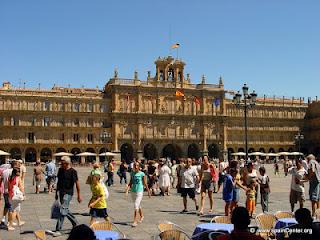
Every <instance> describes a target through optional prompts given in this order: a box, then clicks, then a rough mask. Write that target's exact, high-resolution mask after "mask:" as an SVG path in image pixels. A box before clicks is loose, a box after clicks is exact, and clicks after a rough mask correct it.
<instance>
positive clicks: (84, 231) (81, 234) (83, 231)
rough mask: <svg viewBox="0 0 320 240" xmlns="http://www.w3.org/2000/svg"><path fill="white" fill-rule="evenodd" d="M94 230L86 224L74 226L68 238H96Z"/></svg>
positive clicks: (84, 239) (85, 239)
mask: <svg viewBox="0 0 320 240" xmlns="http://www.w3.org/2000/svg"><path fill="white" fill-rule="evenodd" d="M96 239H97V238H96V236H95V234H94V231H93V230H92V229H91V228H90V227H89V226H87V225H85V224H80V225H78V226H75V227H74V228H72V230H71V232H70V234H69V237H68V239H67V240H96Z"/></svg>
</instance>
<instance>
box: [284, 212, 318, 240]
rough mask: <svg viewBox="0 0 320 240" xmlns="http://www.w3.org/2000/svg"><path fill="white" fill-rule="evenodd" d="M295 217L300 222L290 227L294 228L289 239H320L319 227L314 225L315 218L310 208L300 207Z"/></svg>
mask: <svg viewBox="0 0 320 240" xmlns="http://www.w3.org/2000/svg"><path fill="white" fill-rule="evenodd" d="M294 217H295V219H296V220H297V222H298V224H296V225H293V226H291V227H289V228H290V230H292V233H291V234H290V235H289V240H298V239H303V240H309V239H310V240H311V239H320V231H319V227H316V225H313V223H312V222H313V219H312V217H311V212H310V211H309V209H307V208H299V209H298V210H297V211H296V212H295V213H294ZM290 230H289V233H290ZM293 230H294V231H293Z"/></svg>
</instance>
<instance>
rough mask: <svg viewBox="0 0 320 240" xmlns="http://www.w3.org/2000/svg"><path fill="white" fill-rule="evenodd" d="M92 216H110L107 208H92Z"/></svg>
mask: <svg viewBox="0 0 320 240" xmlns="http://www.w3.org/2000/svg"><path fill="white" fill-rule="evenodd" d="M90 216H91V217H93V218H106V217H108V213H107V209H106V208H90Z"/></svg>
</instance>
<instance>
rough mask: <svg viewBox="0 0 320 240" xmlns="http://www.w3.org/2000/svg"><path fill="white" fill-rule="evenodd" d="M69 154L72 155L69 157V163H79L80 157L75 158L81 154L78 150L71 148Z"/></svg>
mask: <svg viewBox="0 0 320 240" xmlns="http://www.w3.org/2000/svg"><path fill="white" fill-rule="evenodd" d="M71 153H72V154H73V156H71V161H72V162H80V157H79V156H76V155H77V154H79V153H81V150H80V149H79V148H72V149H71Z"/></svg>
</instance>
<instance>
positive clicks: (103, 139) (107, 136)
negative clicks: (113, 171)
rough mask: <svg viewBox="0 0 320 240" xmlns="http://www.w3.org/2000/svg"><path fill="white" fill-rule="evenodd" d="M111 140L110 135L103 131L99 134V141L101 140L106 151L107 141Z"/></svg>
mask: <svg viewBox="0 0 320 240" xmlns="http://www.w3.org/2000/svg"><path fill="white" fill-rule="evenodd" d="M109 138H111V133H109V132H107V131H103V132H102V133H100V139H101V140H102V142H103V143H104V144H105V145H106V151H107V149H108V141H107V140H108V139H109Z"/></svg>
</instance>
